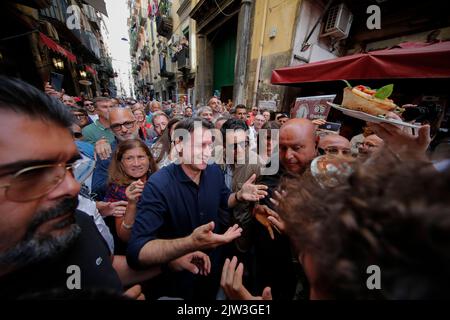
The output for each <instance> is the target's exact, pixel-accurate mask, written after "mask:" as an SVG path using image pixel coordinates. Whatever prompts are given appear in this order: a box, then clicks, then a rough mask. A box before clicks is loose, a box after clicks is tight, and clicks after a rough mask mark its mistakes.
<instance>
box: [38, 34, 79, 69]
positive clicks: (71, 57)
mask: <svg viewBox="0 0 450 320" xmlns="http://www.w3.org/2000/svg"><path fill="white" fill-rule="evenodd" d="M39 37H40V38H41V41H42V43H43V44H44V45H46V46H47V47H48V48H49V49H51V50H53V51H55V52H57V53H59V54H62V55H63V56H65V57H67V59H69V60H70V61H72V62H75V63H76V62H77V57H75V55H74V54H73V53H72V52H70V51H69V50H67V49H64V48H63V47H61V46H60V45H59V44H57V43H56V42H55V41H53V40H52V39H50V38H49V37H47V36H46V35H45V34H43V33H42V32H39Z"/></svg>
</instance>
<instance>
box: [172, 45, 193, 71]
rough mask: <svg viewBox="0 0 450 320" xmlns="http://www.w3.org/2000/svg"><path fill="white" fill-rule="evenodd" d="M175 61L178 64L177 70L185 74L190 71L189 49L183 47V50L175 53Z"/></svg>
mask: <svg viewBox="0 0 450 320" xmlns="http://www.w3.org/2000/svg"><path fill="white" fill-rule="evenodd" d="M176 60H177V64H178V70H179V71H182V72H185V71H188V70H190V69H191V64H190V61H189V47H187V46H183V48H182V49H181V50H180V51H178V52H177V53H176Z"/></svg>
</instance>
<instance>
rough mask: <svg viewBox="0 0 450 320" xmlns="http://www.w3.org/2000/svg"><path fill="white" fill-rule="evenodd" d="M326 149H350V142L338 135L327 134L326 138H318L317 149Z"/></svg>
mask: <svg viewBox="0 0 450 320" xmlns="http://www.w3.org/2000/svg"><path fill="white" fill-rule="evenodd" d="M328 147H337V148H346V149H350V148H351V145H350V141H348V139H347V138H345V137H343V136H340V135H338V134H334V133H331V134H327V135H326V136H324V137H322V138H320V141H319V148H322V149H326V148H328Z"/></svg>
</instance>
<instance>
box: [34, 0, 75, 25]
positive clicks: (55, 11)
mask: <svg viewBox="0 0 450 320" xmlns="http://www.w3.org/2000/svg"><path fill="white" fill-rule="evenodd" d="M67 7H68V4H67V1H66V0H52V3H51V5H50V6H49V7H48V8H45V9H41V10H39V13H40V14H41V15H42V16H44V17H48V18H53V19H56V20H59V21H60V22H62V23H64V24H65V23H66V18H67V13H66V12H67Z"/></svg>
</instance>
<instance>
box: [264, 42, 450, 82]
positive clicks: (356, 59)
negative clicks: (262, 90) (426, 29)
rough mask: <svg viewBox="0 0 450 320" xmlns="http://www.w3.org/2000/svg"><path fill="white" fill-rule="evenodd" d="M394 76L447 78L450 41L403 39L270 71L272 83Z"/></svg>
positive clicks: (449, 66)
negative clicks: (395, 43) (387, 45)
mask: <svg viewBox="0 0 450 320" xmlns="http://www.w3.org/2000/svg"><path fill="white" fill-rule="evenodd" d="M395 78H450V41H446V42H439V43H435V44H427V43H411V42H409V43H403V44H400V45H399V46H397V47H396V48H392V49H387V50H378V51H372V52H369V53H360V54H354V55H350V56H345V57H340V58H336V59H331V60H324V61H318V62H313V63H309V64H304V65H300V66H295V67H287V68H280V69H276V70H274V71H273V72H272V84H280V85H290V84H298V83H303V82H321V81H334V80H342V79H345V80H357V79H395Z"/></svg>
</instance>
